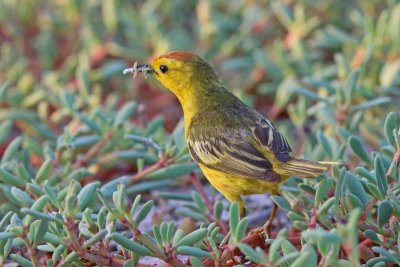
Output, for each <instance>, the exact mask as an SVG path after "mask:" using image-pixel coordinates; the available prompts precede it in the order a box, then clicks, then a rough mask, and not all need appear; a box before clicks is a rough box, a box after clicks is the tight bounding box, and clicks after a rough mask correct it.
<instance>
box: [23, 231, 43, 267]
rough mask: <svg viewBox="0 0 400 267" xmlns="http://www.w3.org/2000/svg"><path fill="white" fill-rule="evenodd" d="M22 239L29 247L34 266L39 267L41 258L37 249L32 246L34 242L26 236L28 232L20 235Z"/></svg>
mask: <svg viewBox="0 0 400 267" xmlns="http://www.w3.org/2000/svg"><path fill="white" fill-rule="evenodd" d="M20 237H21V239H22V240H23V241H24V243H25V246H26V248H27V249H28V253H29V258H30V260H31V261H32V265H33V266H34V267H39V266H40V264H39V260H38V257H37V254H36V249H35V248H34V247H33V246H32V244H31V243H30V242H29V240H28V237H27V236H26V233H24V234H23V235H22V236H20Z"/></svg>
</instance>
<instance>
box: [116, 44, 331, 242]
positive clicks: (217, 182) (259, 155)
mask: <svg viewBox="0 0 400 267" xmlns="http://www.w3.org/2000/svg"><path fill="white" fill-rule="evenodd" d="M128 72H134V73H137V72H144V73H147V74H152V75H153V76H154V77H155V78H156V79H157V80H159V81H160V82H161V83H162V84H163V85H164V86H165V87H167V88H168V89H169V90H171V91H172V92H173V93H174V94H175V95H176V96H177V98H178V99H179V102H180V104H181V105H182V108H183V113H184V120H185V137H186V142H187V145H188V148H189V151H190V154H191V156H192V158H193V160H194V161H196V162H197V163H198V165H199V166H200V168H201V170H202V171H203V173H204V175H205V176H206V177H207V179H208V180H209V182H210V183H211V184H212V185H213V186H214V187H215V189H217V190H218V191H219V192H221V194H222V195H224V196H225V197H226V198H227V199H228V200H229V201H230V202H234V201H236V202H237V203H238V206H239V208H240V211H241V216H243V215H244V213H245V204H244V202H243V200H242V198H241V196H243V195H252V194H264V193H267V192H270V193H271V194H272V195H277V194H279V185H280V184H281V183H282V182H284V181H285V180H286V179H287V178H289V177H290V176H297V177H303V178H316V177H318V176H319V175H321V174H322V173H324V172H325V171H327V169H328V167H329V166H330V165H333V164H336V163H334V162H315V161H309V160H304V159H298V158H295V157H292V156H290V152H291V151H292V150H291V148H290V146H289V144H288V142H287V140H286V139H285V137H284V136H282V134H281V133H280V132H279V131H278V129H277V128H276V127H275V126H274V124H273V123H271V122H270V121H269V120H267V119H266V118H264V117H263V116H262V115H261V114H260V113H258V112H257V111H256V110H254V109H252V108H250V107H248V106H247V105H245V104H244V103H243V102H242V101H241V100H239V99H238V98H237V97H236V96H235V95H233V94H232V93H231V92H229V91H228V90H227V89H226V88H225V86H224V84H223V82H222V79H221V77H219V76H218V75H217V73H216V72H215V71H214V69H213V68H212V67H211V66H210V65H209V64H208V63H207V62H206V61H205V60H203V59H202V58H201V57H200V56H198V55H196V54H194V53H192V52H188V51H172V52H168V53H166V54H164V55H162V56H159V57H158V58H156V59H155V60H153V62H151V63H150V64H143V65H136V64H135V67H134V68H130V69H126V70H124V74H125V73H128ZM277 210H278V206H277V204H275V203H274V206H273V210H272V212H271V215H270V217H269V219H268V220H267V222H266V223H265V225H264V226H263V227H262V228H260V229H262V230H260V232H262V231H263V232H264V233H265V235H266V236H267V237H268V236H270V231H271V227H272V221H273V219H274V217H275V215H276V212H277Z"/></svg>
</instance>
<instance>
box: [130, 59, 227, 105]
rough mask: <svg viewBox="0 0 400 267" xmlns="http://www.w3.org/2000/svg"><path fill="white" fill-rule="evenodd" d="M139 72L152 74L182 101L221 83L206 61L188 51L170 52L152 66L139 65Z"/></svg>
mask: <svg viewBox="0 0 400 267" xmlns="http://www.w3.org/2000/svg"><path fill="white" fill-rule="evenodd" d="M137 71H138V72H145V73H148V74H152V75H153V76H154V77H155V78H156V79H157V80H159V81H160V82H161V83H162V84H163V85H164V86H165V87H167V88H168V89H170V90H171V91H172V92H173V93H174V94H175V95H176V96H177V97H178V98H179V100H181V101H185V96H188V95H191V97H192V96H193V94H198V93H199V94H202V93H204V92H203V90H207V89H209V87H212V86H215V83H221V81H220V78H219V76H218V75H217V74H216V73H215V71H214V69H213V68H212V67H211V66H210V65H209V64H208V63H207V62H206V61H204V60H203V59H202V58H201V57H199V56H198V55H196V54H194V53H192V52H188V51H172V52H168V53H166V54H164V55H161V56H159V57H158V58H156V59H155V60H153V61H152V62H151V63H150V64H143V65H138V66H137Z"/></svg>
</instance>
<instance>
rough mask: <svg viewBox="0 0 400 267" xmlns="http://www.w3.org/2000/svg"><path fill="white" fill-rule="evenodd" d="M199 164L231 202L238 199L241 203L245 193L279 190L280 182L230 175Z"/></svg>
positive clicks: (213, 183) (274, 191)
mask: <svg viewBox="0 0 400 267" xmlns="http://www.w3.org/2000/svg"><path fill="white" fill-rule="evenodd" d="M199 166H200V168H201V170H202V171H203V173H204V175H205V176H206V177H207V179H208V180H209V181H210V183H211V184H212V185H213V186H214V187H215V189H217V190H218V191H219V192H220V193H221V194H223V195H224V196H225V197H226V198H227V199H228V200H229V201H230V202H233V201H236V202H238V203H241V202H242V200H241V198H240V196H243V195H253V194H264V193H266V192H271V193H272V194H277V193H278V192H279V191H278V190H279V184H278V183H269V182H266V181H263V180H260V179H250V178H243V177H240V176H236V175H230V174H226V173H222V172H219V171H216V170H212V169H209V168H207V167H206V166H204V165H202V164H199Z"/></svg>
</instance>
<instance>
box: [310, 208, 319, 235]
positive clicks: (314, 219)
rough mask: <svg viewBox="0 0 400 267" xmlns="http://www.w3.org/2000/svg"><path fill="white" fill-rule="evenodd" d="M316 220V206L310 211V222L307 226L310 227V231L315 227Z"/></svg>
mask: <svg viewBox="0 0 400 267" xmlns="http://www.w3.org/2000/svg"><path fill="white" fill-rule="evenodd" d="M317 218H318V215H317V206H314V208H313V209H312V213H311V220H310V223H309V225H308V226H309V227H310V229H314V228H315V226H316V225H317Z"/></svg>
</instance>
